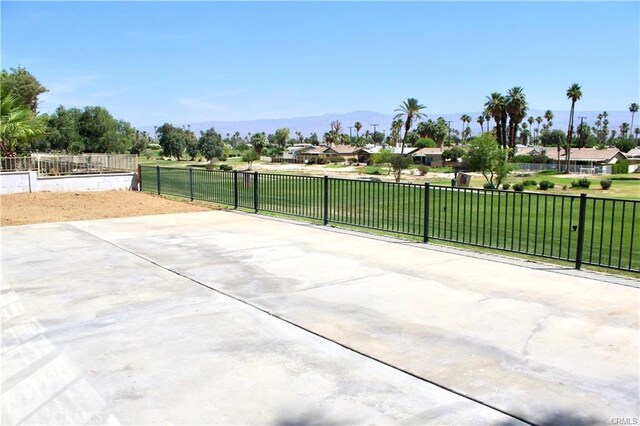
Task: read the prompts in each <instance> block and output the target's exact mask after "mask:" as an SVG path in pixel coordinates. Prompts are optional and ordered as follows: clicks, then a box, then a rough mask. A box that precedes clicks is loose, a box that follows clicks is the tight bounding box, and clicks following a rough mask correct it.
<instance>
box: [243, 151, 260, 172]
mask: <svg viewBox="0 0 640 426" xmlns="http://www.w3.org/2000/svg"><path fill="white" fill-rule="evenodd" d="M259 159H260V156H259V155H258V153H257V152H256V151H255V150H253V149H250V150H248V151H245V152H244V154H242V161H244V162H245V163H247V165H248V166H249V168H248V170H251V165H252V164H253V162H254V161H257V160H259Z"/></svg>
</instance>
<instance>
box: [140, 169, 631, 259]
mask: <svg viewBox="0 0 640 426" xmlns="http://www.w3.org/2000/svg"><path fill="white" fill-rule="evenodd" d="M160 170H161V173H160V192H161V193H162V194H167V195H173V196H178V197H185V198H190V197H191V179H192V180H193V198H194V199H196V200H202V201H209V202H216V203H221V204H228V205H234V200H235V193H234V173H232V172H218V171H214V172H207V171H205V170H198V169H194V170H193V171H192V172H190V171H189V169H184V168H183V169H180V168H161V169H160ZM142 171H143V174H142V182H143V189H144V190H145V191H148V192H157V190H158V188H157V175H156V173H157V170H156V169H155V168H151V167H143V168H142ZM255 179H256V175H255V174H253V173H243V172H238V184H237V193H238V195H237V198H238V206H239V207H240V208H245V209H255V207H256V206H255V203H254V201H255V200H254V188H255V184H256V182H255ZM326 189H327V192H328V204H327V206H326V207H327V218H328V221H329V222H330V223H332V224H343V225H345V226H355V227H360V228H368V229H375V230H379V231H383V232H389V233H395V234H403V235H410V236H416V237H421V236H423V235H424V229H425V220H424V218H425V209H428V215H427V216H428V223H427V224H426V226H427V227H428V237H429V238H430V239H438V240H443V241H451V242H457V243H463V244H466V245H473V246H478V247H488V248H494V249H500V250H504V251H510V252H516V253H523V254H530V255H535V256H540V257H546V258H553V259H561V260H567V261H573V260H575V257H576V248H577V243H578V241H577V240H578V223H579V211H580V209H579V206H580V198H579V197H576V196H566V195H563V196H558V195H551V194H545V193H540V192H536V193H517V192H513V191H484V190H480V189H456V188H451V187H447V186H432V187H431V188H430V190H429V193H428V195H429V197H428V206H426V204H425V198H426V197H425V187H424V185H418V184H394V183H388V182H370V181H363V180H350V179H328V180H327V188H326ZM324 191H325V186H324V181H323V178H321V177H311V176H291V175H276V174H260V175H259V177H258V191H257V194H258V197H257V198H258V199H257V201H258V209H259V210H260V211H265V212H271V213H275V214H283V215H289V216H298V217H304V218H308V219H310V220H314V221H322V220H323V218H324V208H325V206H324ZM585 207H586V208H585V232H584V249H583V261H584V262H585V263H587V264H592V265H598V266H605V267H613V268H618V269H625V270H631V271H640V243H639V242H637V241H634V240H633V238H632V237H633V234H634V233H637V231H638V230H640V202H637V201H633V200H614V199H604V198H595V197H588V198H587V199H586V204H585Z"/></svg>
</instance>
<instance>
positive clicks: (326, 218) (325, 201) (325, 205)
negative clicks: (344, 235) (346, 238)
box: [322, 175, 329, 226]
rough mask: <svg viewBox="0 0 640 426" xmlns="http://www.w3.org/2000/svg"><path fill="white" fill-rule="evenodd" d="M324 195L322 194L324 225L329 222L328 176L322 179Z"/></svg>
mask: <svg viewBox="0 0 640 426" xmlns="http://www.w3.org/2000/svg"><path fill="white" fill-rule="evenodd" d="M323 189H324V195H323V196H322V203H323V204H322V223H323V224H324V225H325V226H326V225H327V224H328V223H329V176H326V175H325V177H324V179H323Z"/></svg>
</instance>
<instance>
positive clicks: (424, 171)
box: [418, 164, 429, 176]
mask: <svg viewBox="0 0 640 426" xmlns="http://www.w3.org/2000/svg"><path fill="white" fill-rule="evenodd" d="M418 173H419V174H420V176H424V175H426V174H427V173H429V166H425V165H424V164H420V165H419V166H418Z"/></svg>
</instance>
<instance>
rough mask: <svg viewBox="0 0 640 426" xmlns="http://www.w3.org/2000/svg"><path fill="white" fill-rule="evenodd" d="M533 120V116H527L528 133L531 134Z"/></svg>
mask: <svg viewBox="0 0 640 426" xmlns="http://www.w3.org/2000/svg"><path fill="white" fill-rule="evenodd" d="M535 121H536V119H535V118H533V116H529V118H527V123H529V135H533V123H535ZM532 139H533V138H532Z"/></svg>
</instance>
